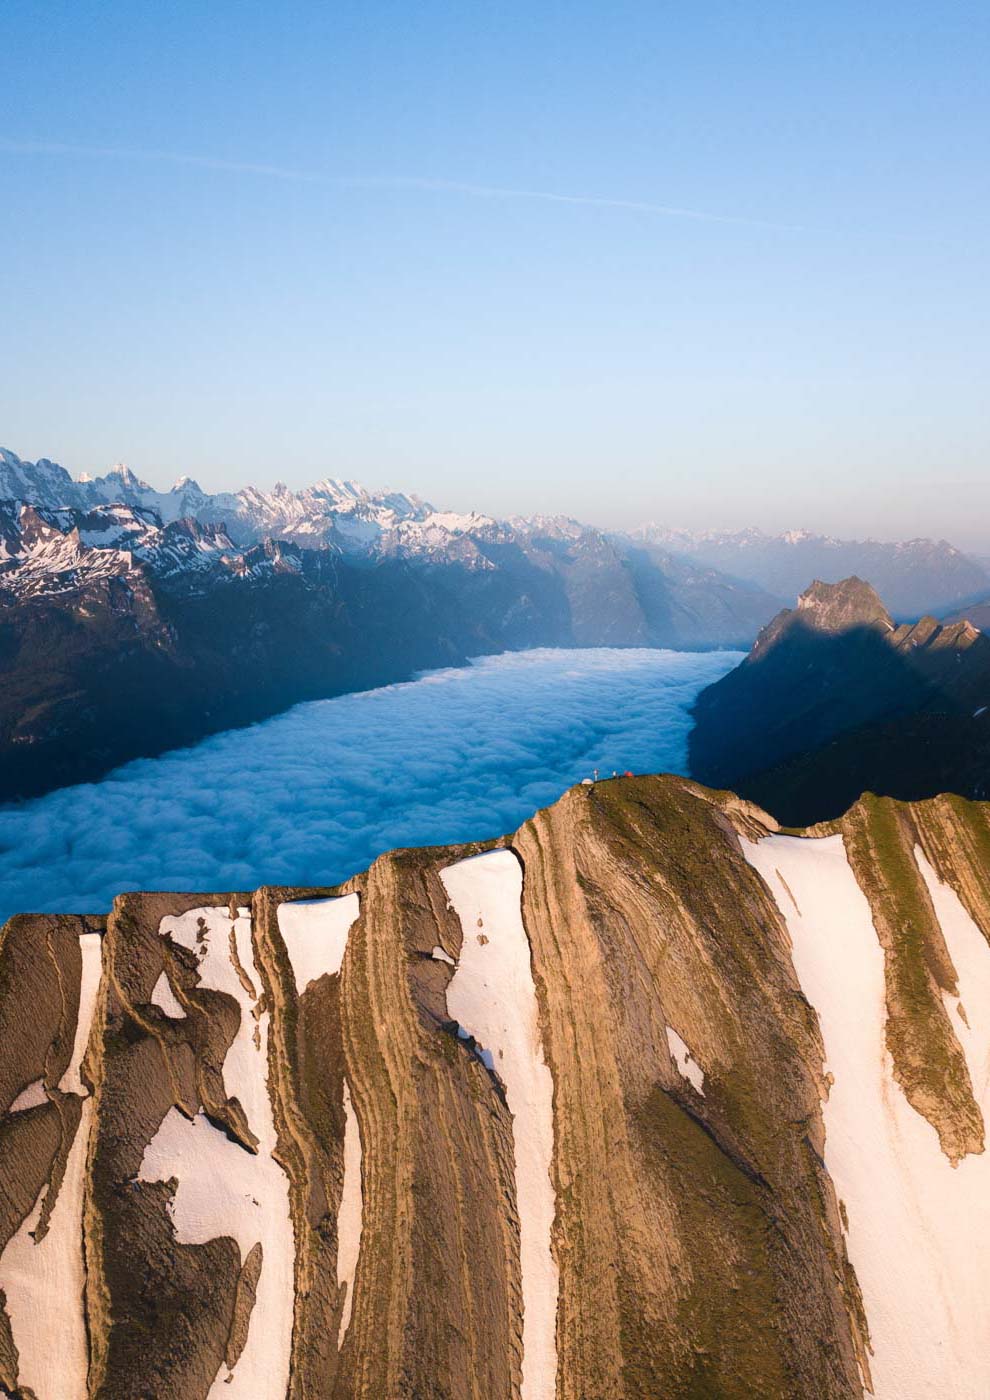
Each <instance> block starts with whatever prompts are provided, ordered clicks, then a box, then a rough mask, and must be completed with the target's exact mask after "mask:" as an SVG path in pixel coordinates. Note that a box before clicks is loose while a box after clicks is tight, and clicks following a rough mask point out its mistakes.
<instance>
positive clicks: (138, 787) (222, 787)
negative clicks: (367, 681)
mask: <svg viewBox="0 0 990 1400" xmlns="http://www.w3.org/2000/svg"><path fill="white" fill-rule="evenodd" d="M739 660H740V654H739V653H737V652H726V651H722V652H706V653H693V652H673V651H649V650H645V651H618V650H612V649H607V648H601V649H596V650H589V651H559V650H541V651H528V652H518V653H514V654H509V655H504V656H497V657H486V658H483V659H479V660H477V661H475V662H473V663H472V664H471V665H470V666H467V667H464V668H463V669H457V670H446V671H434V672H431V673H429V674H427V675H424V676H421V677H420V678H419V679H418V680H415V681H410V682H408V683H407V684H403V685H391V686H386V687H384V688H382V689H380V690H372V691H365V692H363V693H360V694H355V695H344V696H341V697H339V698H337V699H334V700H322V701H316V702H314V703H311V704H305V705H297V706H296V707H295V708H294V709H292V710H289V711H287V712H286V713H285V714H283V715H279V716H278V717H277V718H275V719H271V720H266V721H265V722H264V723H262V724H256V725H253V726H252V727H250V728H248V729H239V730H231V731H229V732H227V733H224V734H218V735H216V736H215V737H213V738H211V739H207V740H205V741H204V742H203V743H200V744H197V745H196V746H195V747H193V748H189V749H181V750H176V751H175V752H172V753H168V754H165V755H164V756H163V757H162V758H157V759H140V760H138V761H137V762H134V763H129V764H127V765H126V766H125V767H123V768H118V769H117V770H116V771H115V772H113V773H111V774H110V775H109V776H108V777H106V778H104V779H103V781H102V782H98V783H84V784H80V785H79V786H77V787H71V788H62V789H60V790H59V791H57V792H53V793H50V794H49V795H48V796H46V797H42V798H38V799H36V800H35V801H31V802H24V803H19V804H14V805H8V806H4V807H0V917H2V918H6V917H8V916H9V915H10V914H11V913H14V912H17V911H25V912H26V911H31V912H42V913H43V912H76V913H102V912H104V911H106V910H107V909H109V907H110V904H111V901H112V900H113V897H114V895H115V894H118V893H120V892H121V891H123V890H140V889H144V890H154V889H158V890H169V889H172V890H216V891H222V890H231V889H244V890H247V889H253V888H255V887H256V886H258V885H261V884H336V883H338V882H339V881H341V880H343V879H345V878H346V877H347V876H348V875H351V874H353V873H354V872H355V871H358V870H362V869H364V868H365V867H366V866H367V865H368V864H369V863H370V862H371V861H372V860H374V858H375V856H377V855H379V854H381V852H382V851H385V850H389V849H391V848H393V847H396V846H422V845H435V844H440V843H445V842H453V841H469V840H480V839H483V838H485V837H490V836H497V835H500V834H502V833H503V832H507V831H512V830H514V829H515V828H516V827H517V826H519V825H520V823H521V822H523V821H524V820H525V819H526V818H527V817H529V816H531V815H532V813H533V812H534V811H536V810H537V809H538V808H539V807H543V806H546V805H547V804H548V803H550V802H553V801H555V799H556V798H558V797H559V796H560V794H561V793H562V792H564V791H565V789H566V788H568V787H569V786H571V784H573V783H576V782H579V781H580V780H581V779H582V778H584V777H590V776H591V774H592V770H593V769H595V768H598V769H600V770H601V773H602V776H606V775H610V774H611V773H612V771H613V769H617V770H618V771H620V772H622V771H624V770H626V769H632V770H633V771H634V772H640V773H643V772H660V771H666V772H674V773H683V772H685V771H686V754H687V735H688V731H689V729H690V727H691V720H690V717H689V709H690V706H691V703H692V701H693V700H694V697H695V696H696V695H697V693H698V691H699V690H701V689H702V688H703V687H704V686H706V685H709V684H710V683H711V682H712V681H715V680H717V679H718V678H719V677H720V676H721V675H723V674H724V673H725V672H726V671H728V670H729V669H731V667H732V666H734V665H736V664H737V662H738V661H739Z"/></svg>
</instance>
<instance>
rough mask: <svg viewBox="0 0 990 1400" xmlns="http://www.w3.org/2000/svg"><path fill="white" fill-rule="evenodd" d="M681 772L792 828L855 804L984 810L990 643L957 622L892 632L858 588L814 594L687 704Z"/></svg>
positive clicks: (853, 583) (823, 588) (879, 607)
mask: <svg viewBox="0 0 990 1400" xmlns="http://www.w3.org/2000/svg"><path fill="white" fill-rule="evenodd" d="M694 713H695V719H696V725H695V728H694V730H693V732H692V734H691V737H690V741H689V747H690V769H691V773H692V775H693V776H694V777H696V778H697V779H699V781H702V782H706V783H710V784H712V785H713V786H717V787H731V788H732V789H734V790H735V791H737V792H740V793H742V794H744V795H745V796H746V797H748V798H750V799H752V800H753V801H754V802H758V803H759V804H760V805H761V806H763V807H765V808H766V809H767V810H768V811H771V812H773V814H774V815H775V816H776V817H778V818H779V819H780V820H781V821H782V822H785V823H787V824H789V825H807V824H809V823H813V822H816V821H821V820H826V819H829V818H834V817H837V816H839V815H840V814H841V813H842V812H843V811H845V810H846V808H848V807H849V806H850V805H851V804H852V803H853V802H854V801H855V800H856V799H857V798H858V797H859V796H860V795H861V794H862V793H864V792H867V791H869V792H876V793H880V794H882V795H884V796H890V797H898V798H901V799H905V800H918V799H921V798H928V797H934V796H936V795H937V794H938V793H941V792H957V793H959V794H960V795H961V796H964V797H970V798H983V797H986V796H987V795H988V789H987V774H988V772H990V639H988V638H987V637H986V636H985V635H984V634H983V633H982V632H980V631H978V630H977V628H975V627H973V626H972V624H970V623H969V622H966V621H957V622H953V623H945V624H942V623H938V622H936V621H935V619H934V618H932V617H924V618H922V619H921V620H920V621H918V622H916V623H901V624H900V625H899V626H895V624H894V621H893V619H892V617H891V616H890V614H889V613H888V612H887V610H886V609H885V608H884V606H883V604H882V602H881V601H880V599H879V597H878V596H877V594H876V593H875V592H874V590H873V589H872V588H871V587H870V586H869V585H868V584H865V583H863V582H862V580H861V579H858V578H850V579H846V580H844V581H843V582H842V583H840V584H834V585H833V584H822V583H814V584H812V585H811V587H810V588H809V589H808V590H807V591H806V592H805V593H804V594H802V596H801V598H800V600H799V602H798V606H797V607H796V608H794V609H786V610H785V611H784V612H782V613H780V614H778V616H777V617H776V618H774V620H773V621H772V622H771V623H770V624H769V625H768V626H767V627H765V628H764V629H763V631H762V632H761V633H760V635H759V637H758V638H757V640H756V643H755V645H754V646H753V649H752V651H751V652H750V654H749V656H747V657H746V659H745V660H744V661H743V662H742V664H741V665H739V666H738V667H737V668H736V669H735V670H734V671H731V672H730V673H729V674H728V675H727V676H725V677H723V678H722V679H721V680H719V681H717V682H716V683H715V684H714V685H712V686H709V687H708V689H707V690H704V691H702V693H701V695H699V697H698V699H697V702H696V704H695V711H694Z"/></svg>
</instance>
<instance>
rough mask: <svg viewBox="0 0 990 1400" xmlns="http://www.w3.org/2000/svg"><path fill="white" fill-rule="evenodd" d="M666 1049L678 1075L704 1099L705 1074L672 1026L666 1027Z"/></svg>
mask: <svg viewBox="0 0 990 1400" xmlns="http://www.w3.org/2000/svg"><path fill="white" fill-rule="evenodd" d="M667 1048H668V1049H669V1050H670V1058H671V1059H672V1060H673V1062H674V1064H675V1065H676V1066H677V1068H678V1071H679V1072H680V1074H681V1075H682V1076H683V1077H684V1078H685V1079H686V1080H687V1081H688V1082H689V1083H690V1084H693V1085H694V1087H695V1088H696V1089H697V1091H698V1093H699V1094H701V1096H702V1097H704V1093H705V1072H704V1070H703V1069H702V1068H701V1066H700V1065H699V1064H698V1061H697V1060H696V1059H695V1058H694V1056H693V1055H692V1054H691V1051H690V1050H689V1049H688V1047H687V1046H686V1045H685V1043H684V1041H683V1040H682V1039H681V1037H680V1036H679V1035H678V1034H677V1032H676V1031H675V1030H674V1028H673V1026H668V1027H667Z"/></svg>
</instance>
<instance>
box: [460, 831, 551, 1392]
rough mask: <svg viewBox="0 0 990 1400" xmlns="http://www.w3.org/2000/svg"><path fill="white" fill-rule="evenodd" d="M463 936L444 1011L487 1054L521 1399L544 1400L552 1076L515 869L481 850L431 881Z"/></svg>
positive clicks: (508, 857) (511, 859)
mask: <svg viewBox="0 0 990 1400" xmlns="http://www.w3.org/2000/svg"><path fill="white" fill-rule="evenodd" d="M440 878H441V880H442V881H443V884H444V888H445V889H446V891H447V895H448V898H449V899H450V902H451V903H452V904H453V906H454V910H455V912H456V913H457V917H458V919H459V920H460V924H461V930H462V934H463V943H462V945H461V955H460V958H459V959H458V961H457V970H456V971H455V972H454V975H453V976H452V977H451V979H450V982H449V983H448V984H447V1010H448V1012H449V1013H450V1015H451V1017H452V1018H453V1019H455V1020H457V1021H458V1022H459V1023H460V1025H461V1026H462V1027H463V1028H464V1029H465V1030H466V1031H468V1032H469V1033H470V1034H471V1035H473V1036H474V1038H475V1040H476V1041H477V1042H478V1044H479V1046H480V1047H483V1049H484V1051H487V1052H488V1056H490V1060H488V1059H486V1063H490V1064H492V1065H493V1066H494V1071H495V1073H496V1074H497V1075H498V1077H499V1079H500V1080H501V1081H502V1083H503V1084H504V1086H505V1097H506V1101H507V1103H508V1105H509V1111H510V1113H511V1114H512V1120H513V1121H512V1132H513V1144H514V1150H515V1177H516V1198H517V1206H518V1210H519V1254H520V1267H521V1273H522V1295H523V1358H522V1397H523V1400H553V1396H554V1395H555V1394H556V1380H557V1340H556V1327H557V1293H558V1271H557V1264H556V1261H555V1260H554V1257H553V1254H552V1253H551V1248H550V1234H551V1230H552V1228H553V1220H554V1213H555V1209H556V1204H555V1198H554V1188H553V1182H552V1179H551V1175H550V1172H551V1168H552V1162H553V1077H552V1076H551V1073H550V1069H549V1067H548V1065H547V1063H546V1060H545V1059H544V1055H543V1043H542V1037H541V1034H540V1023H539V1011H538V1007H537V1001H536V988H535V986H534V985H533V970H532V965H531V961H530V948H529V939H528V938H527V936H526V930H525V928H524V927H523V921H522V867H521V866H520V864H519V861H518V860H517V859H516V857H515V856H514V855H513V854H512V852H511V851H506V850H498V851H489V852H487V853H486V854H484V855H480V856H473V857H471V858H470V859H468V860H463V861H458V863H457V864H456V865H449V866H447V868H446V869H445V870H442V871H441V872H440Z"/></svg>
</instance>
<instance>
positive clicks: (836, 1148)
mask: <svg viewBox="0 0 990 1400" xmlns="http://www.w3.org/2000/svg"><path fill="white" fill-rule="evenodd" d="M742 846H743V850H744V852H745V854H746V857H747V859H748V860H749V861H750V863H751V864H752V865H753V866H754V867H755V868H756V869H757V870H758V871H759V872H760V874H761V875H762V876H763V878H764V880H765V881H766V883H767V885H768V886H769V888H770V891H771V893H772V895H773V897H774V898H775V900H776V902H777V907H778V909H779V910H780V912H781V914H782V915H783V917H784V919H785V920H786V922H787V927H788V930H789V932H790V935H791V938H792V940H793V958H794V967H795V970H796V972H797V975H798V978H799V980H800V983H801V987H802V989H803V991H804V993H805V995H806V997H807V998H808V1000H809V1002H810V1003H811V1005H812V1006H813V1007H814V1008H815V1010H816V1012H817V1013H818V1019H819V1023H820V1025H821V1031H822V1037H823V1040H824V1044H825V1055H826V1065H827V1068H828V1069H829V1070H830V1071H831V1073H832V1075H833V1076H834V1083H833V1085H832V1088H831V1091H830V1093H829V1098H828V1101H827V1103H825V1105H824V1117H825V1165H826V1167H827V1169H828V1171H829V1174H830V1175H831V1177H832V1180H833V1182H834V1184H835V1189H836V1193H837V1195H838V1197H839V1199H840V1200H841V1201H843V1202H844V1203H845V1207H846V1212H847V1216H848V1221H849V1227H848V1234H847V1247H848V1251H849V1258H850V1260H851V1262H852V1265H853V1267H854V1269H855V1270H856V1275H857V1277H858V1279H859V1283H860V1287H861V1289H862V1292H863V1300H864V1304H865V1307H866V1313H867V1318H868V1321H869V1327H870V1335H871V1340H872V1345H873V1353H874V1354H873V1358H872V1360H871V1362H870V1367H871V1371H872V1376H873V1386H874V1392H875V1395H876V1397H877V1400H933V1398H934V1397H942V1396H952V1397H953V1400H982V1397H985V1396H986V1395H988V1394H990V1335H988V1320H987V1310H986V1299H987V1297H988V1296H990V1253H988V1251H987V1250H986V1248H985V1247H984V1243H983V1242H984V1241H985V1240H986V1238H987V1236H988V1231H990V1156H988V1155H987V1154H984V1155H983V1156H980V1157H976V1156H969V1157H967V1158H965V1159H964V1160H963V1161H962V1162H961V1163H960V1164H959V1166H958V1167H956V1168H953V1167H951V1166H950V1164H949V1162H948V1159H947V1158H946V1157H945V1156H944V1155H943V1153H942V1151H941V1149H940V1147H939V1142H938V1137H937V1135H936V1133H935V1130H934V1129H933V1128H932V1127H931V1125H930V1124H929V1123H928V1122H927V1121H926V1120H925V1119H924V1118H922V1117H921V1116H920V1114H918V1113H916V1112H915V1111H914V1109H913V1108H912V1107H911V1105H910V1104H909V1103H908V1101H907V1099H906V1097H905V1095H904V1093H903V1091H902V1089H901V1088H900V1086H899V1085H898V1083H897V1081H896V1080H895V1079H894V1076H893V1067H892V1064H891V1060H890V1056H889V1053H888V1051H887V1046H886V1040H885V1024H886V989H885V984H884V956H883V950H882V948H881V947H880V943H879V940H878V938H877V935H876V930H875V929H874V927H873V921H872V917H871V914H870V907H869V904H868V902H867V900H866V897H865V895H864V894H863V893H862V891H861V889H860V887H859V885H858V884H857V882H856V878H855V875H854V874H853V871H852V869H851V867H850V865H849V862H848V860H847V857H846V852H845V847H844V844H843V841H842V837H841V836H831V837H828V838H825V839H820V840H811V839H807V838H798V837H789V836H771V837H767V838H766V839H764V840H763V841H760V842H759V843H753V842H749V841H745V840H744V841H743V842H742ZM785 886H786V888H785ZM788 891H793V899H791V898H789V897H788ZM935 893H937V894H938V902H937V903H936V909H937V911H938V912H939V915H940V918H941V917H942V916H943V915H944V914H945V912H946V909H947V907H948V904H949V901H948V899H947V898H946V897H945V895H944V894H943V893H942V892H940V891H938V890H936V891H935ZM795 901H796V906H797V907H799V908H800V910H801V913H800V914H799V913H798V912H797V907H796V906H795ZM943 931H944V932H945V933H946V938H947V942H948V943H949V948H950V952H951V953H952V954H953V957H956V956H957V955H958V956H959V963H958V964H957V967H958V970H959V973H960V983H961V987H962V989H963V994H964V998H968V999H971V1000H972V1003H973V1007H974V1012H975V1011H976V1009H977V1007H979V1011H980V1015H981V1017H982V1016H983V1015H984V1014H986V1003H985V1001H984V998H985V997H987V996H988V995H990V992H988V983H987V978H988V975H990V949H987V947H986V945H985V944H984V945H983V947H982V948H978V947H977V945H976V942H975V940H974V939H973V938H972V937H971V935H970V934H969V933H967V932H966V931H965V930H964V929H963V927H962V925H961V923H960V922H959V920H958V919H957V918H956V916H955V915H953V916H952V918H949V919H947V920H946V922H945V923H943ZM967 1010H968V1008H967ZM954 1024H957V1020H955V1021H954ZM975 1024H980V1022H977V1021H976V1020H975V1019H974V1025H975ZM982 1024H983V1025H990V1019H988V1020H986V1021H983V1022H982ZM984 1043H985V1042H984ZM971 1048H972V1047H971ZM970 1053H971V1049H970V1050H967V1054H970ZM977 1092H978V1093H979V1090H977ZM981 1108H982V1110H983V1113H984V1117H985V1118H986V1117H987V1116H988V1111H990V1102H988V1101H987V1095H986V1091H985V1089H984V1092H983V1096H982V1099H981Z"/></svg>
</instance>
